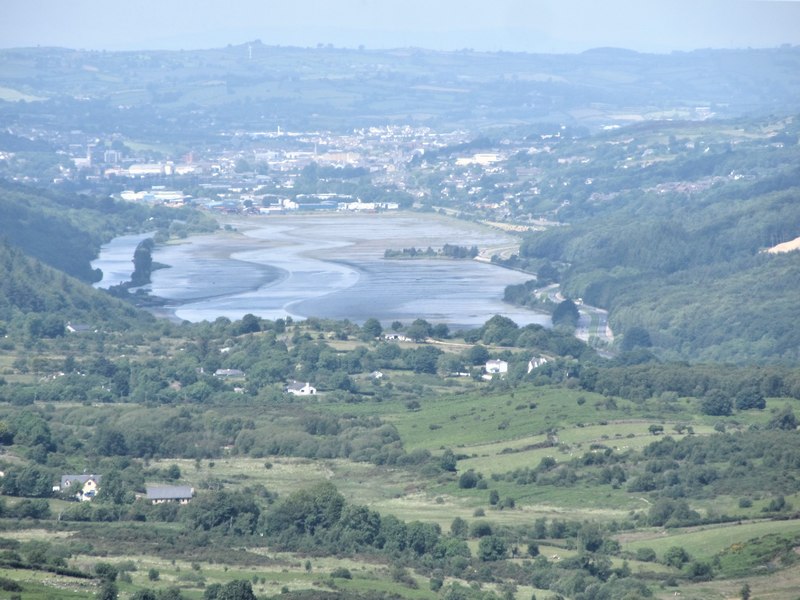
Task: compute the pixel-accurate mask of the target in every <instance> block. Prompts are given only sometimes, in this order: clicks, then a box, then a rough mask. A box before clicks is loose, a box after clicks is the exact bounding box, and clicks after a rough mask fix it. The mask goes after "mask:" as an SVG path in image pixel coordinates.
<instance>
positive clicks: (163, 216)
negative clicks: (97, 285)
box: [0, 179, 216, 283]
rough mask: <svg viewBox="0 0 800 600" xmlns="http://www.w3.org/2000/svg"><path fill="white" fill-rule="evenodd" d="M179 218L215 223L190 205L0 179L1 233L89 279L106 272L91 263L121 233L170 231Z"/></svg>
mask: <svg viewBox="0 0 800 600" xmlns="http://www.w3.org/2000/svg"><path fill="white" fill-rule="evenodd" d="M175 221H181V222H183V223H184V225H183V226H182V228H183V229H184V230H189V231H198V230H211V229H213V228H215V227H216V224H214V223H213V221H211V220H210V219H208V217H205V216H204V215H202V214H200V213H198V212H197V211H192V210H191V209H179V210H175V209H166V208H164V207H158V206H146V205H141V204H133V203H130V202H124V201H121V200H113V199H112V198H97V197H95V196H89V195H85V194H74V193H67V192H58V191H48V190H44V189H39V188H33V187H29V186H24V185H21V184H15V183H11V182H8V181H6V180H2V179H0V239H5V240H7V241H8V242H9V243H10V244H12V245H14V246H16V247H18V248H20V249H21V250H23V251H24V252H25V253H26V254H28V255H30V256H32V257H35V258H37V259H39V260H41V261H42V262H43V263H45V264H48V265H50V266H52V267H55V268H56V269H59V270H60V271H63V272H64V273H67V274H69V275H72V276H73V277H77V278H79V279H81V280H83V281H86V282H90V283H91V282H95V281H99V280H100V279H101V278H102V273H99V272H98V271H97V270H93V269H92V268H91V264H90V263H91V261H92V260H94V259H95V258H96V257H97V254H98V252H99V250H100V246H101V245H102V244H104V243H106V242H108V241H110V240H111V239H112V238H113V237H115V236H117V235H122V234H124V233H132V232H140V231H147V230H150V231H157V230H161V231H164V232H165V235H166V236H167V237H169V231H170V227H171V226H173V223H174V222H175ZM145 228H147V229H145Z"/></svg>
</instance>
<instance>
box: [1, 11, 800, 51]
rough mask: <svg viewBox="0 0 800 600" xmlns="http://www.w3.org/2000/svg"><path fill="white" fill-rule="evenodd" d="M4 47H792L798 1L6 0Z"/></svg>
mask: <svg viewBox="0 0 800 600" xmlns="http://www.w3.org/2000/svg"><path fill="white" fill-rule="evenodd" d="M2 5H3V8H2V17H0V47H6V48H8V47H17V46H63V47H68V48H85V49H108V50H134V49H155V48H159V49H162V48H163V49H176V50H177V49H192V48H211V47H219V46H225V45H227V44H240V43H243V42H245V41H251V40H255V39H260V40H261V41H262V42H264V43H265V44H271V45H275V44H277V45H292V46H316V45H317V44H333V45H334V46H337V47H351V48H355V47H358V46H360V45H363V46H365V47H367V48H394V47H403V46H418V47H426V48H435V49H442V50H457V49H462V48H473V49H475V50H510V51H526V52H580V51H583V50H586V49H588V48H594V47H599V46H616V47H620V48H630V49H633V50H638V51H641V52H669V51H672V50H693V49H696V48H745V47H753V48H758V47H774V46H778V45H781V44H786V43H788V44H792V45H800V1H796V0H782V1H769V0H692V1H688V0H281V1H275V0H227V2H220V1H219V0H125V1H121V0H3V2H2Z"/></svg>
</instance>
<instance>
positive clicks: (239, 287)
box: [92, 213, 550, 329]
mask: <svg viewBox="0 0 800 600" xmlns="http://www.w3.org/2000/svg"><path fill="white" fill-rule="evenodd" d="M231 225H233V226H234V227H235V228H236V229H237V231H236V232H220V233H216V234H213V235H206V236H196V237H192V238H189V239H187V240H183V241H182V242H180V243H177V244H167V245H160V246H158V247H157V248H156V250H155V251H154V253H153V260H154V261H155V262H158V263H163V264H166V265H169V268H166V269H159V270H156V271H154V272H153V275H152V284H151V285H150V286H148V289H149V291H150V293H152V294H153V295H155V296H159V297H161V298H164V299H166V300H167V303H168V305H167V307H166V308H167V310H168V311H170V312H171V314H174V316H175V317H177V318H178V319H182V320H187V321H203V320H208V321H213V320H214V319H216V318H217V317H221V316H223V317H228V318H230V319H239V318H241V317H242V316H243V315H245V314H247V313H252V314H254V315H257V316H260V317H263V318H266V319H277V318H281V317H286V316H291V317H292V318H294V319H304V318H307V317H322V318H331V319H350V320H351V321H354V322H359V323H360V322H363V321H364V320H365V319H367V318H369V317H375V318H377V319H379V320H380V321H381V322H382V323H384V324H388V323H391V322H392V321H395V320H398V321H402V322H404V323H408V322H410V321H413V320H414V319H416V318H424V319H427V320H428V321H430V322H432V323H446V324H448V325H449V326H450V327H451V328H456V329H457V328H462V327H475V326H479V325H482V324H483V323H484V322H486V321H487V320H488V319H489V318H491V317H492V316H493V315H495V314H503V315H505V316H508V317H509V318H511V319H513V320H514V321H515V322H516V323H518V324H519V325H525V324H528V323H539V324H547V323H549V320H550V319H549V316H547V315H543V314H540V313H537V312H534V311H531V310H527V309H524V308H518V307H513V306H511V305H509V304H506V303H504V302H502V296H503V290H504V288H505V286H507V285H511V284H517V283H522V282H524V281H527V280H528V279H530V278H531V276H530V275H526V274H524V273H519V272H516V271H511V270H508V269H503V268H500V267H497V266H494V265H491V264H486V263H481V262H478V261H474V260H448V259H414V260H385V259H384V258H383V253H384V250H386V249H387V248H390V249H395V250H398V249H402V248H409V247H411V246H415V247H417V248H423V249H424V248H427V247H428V246H432V247H434V248H439V247H441V246H443V245H444V244H458V245H461V246H472V245H477V246H478V247H479V248H485V247H491V246H500V245H503V244H508V243H509V242H513V239H512V238H510V237H509V236H507V235H506V234H504V233H502V232H499V231H494V230H490V229H487V228H484V227H480V226H477V225H474V224H471V223H466V222H462V221H457V220H453V219H448V218H444V217H440V216H437V215H433V214H430V215H428V214H425V215H420V214H408V213H401V214H365V215H357V214H338V213H337V214H331V213H327V214H319V215H300V216H279V217H275V216H270V217H253V218H247V219H240V220H237V221H232V222H231ZM144 237H147V236H125V237H122V238H117V239H116V240H114V241H113V242H111V243H110V244H108V245H107V246H104V247H103V249H102V251H101V253H100V257H99V258H98V259H97V260H96V261H94V262H93V263H92V266H93V267H95V268H97V267H99V268H100V269H102V270H103V273H104V277H103V280H102V281H101V282H100V283H99V284H97V285H98V286H100V287H108V286H111V285H114V284H116V283H120V282H121V281H124V280H126V279H127V278H129V277H130V271H131V270H132V263H131V259H132V257H133V251H134V249H135V248H136V244H137V243H138V242H139V241H140V240H141V239H143V238H144ZM126 270H127V277H126V276H125V271H126Z"/></svg>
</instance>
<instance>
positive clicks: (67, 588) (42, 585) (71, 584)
mask: <svg viewBox="0 0 800 600" xmlns="http://www.w3.org/2000/svg"><path fill="white" fill-rule="evenodd" d="M0 577H3V578H5V579H10V580H12V581H14V582H16V583H18V584H19V585H21V586H22V592H16V593H18V594H20V598H21V600H73V599H75V600H77V599H85V598H93V597H94V595H95V593H96V591H97V582H96V581H95V580H93V579H81V578H78V577H67V576H65V575H56V574H54V573H48V572H46V571H34V570H31V569H7V568H0ZM13 593H15V592H9V591H2V592H0V598H10V597H11V596H12V594H13Z"/></svg>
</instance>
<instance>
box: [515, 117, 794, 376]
mask: <svg viewBox="0 0 800 600" xmlns="http://www.w3.org/2000/svg"><path fill="white" fill-rule="evenodd" d="M757 125H758V124H757V123H755V124H754V123H752V122H747V123H746V124H742V123H741V122H736V123H732V124H730V125H729V126H730V127H733V126H737V127H739V126H741V127H743V128H744V129H746V128H747V127H755V128H757ZM724 127H726V125H722V124H707V125H705V127H703V128H702V133H701V132H700V131H698V129H700V126H699V125H694V126H693V127H691V128H689V129H686V128H684V127H683V126H681V125H677V126H676V125H670V124H662V125H655V126H648V127H644V126H642V127H638V128H637V127H631V128H629V129H627V130H625V133H624V134H623V135H622V136H618V137H615V138H614V139H613V143H611V144H609V143H608V139H609V135H610V134H602V135H600V134H599V135H598V136H597V137H596V138H590V139H589V140H583V141H581V142H576V143H575V144H572V145H571V147H570V151H569V152H570V153H571V154H573V155H574V154H575V153H578V152H581V151H583V152H590V154H589V156H591V160H587V161H585V162H588V163H589V164H577V165H576V166H575V167H572V166H570V167H569V168H567V169H562V170H561V172H560V173H558V175H553V177H552V178H551V179H553V180H555V181H562V180H567V181H574V180H578V181H580V178H581V177H585V178H593V179H587V184H586V185H584V186H582V188H581V187H576V186H569V187H568V190H569V191H565V192H558V191H557V190H555V191H552V192H551V191H547V193H546V194H545V193H543V195H546V196H547V197H548V198H547V200H546V199H544V198H543V199H541V200H537V202H538V203H540V204H542V203H544V202H545V201H550V202H552V201H553V200H555V199H560V201H561V202H562V206H561V207H560V208H559V210H558V216H559V219H561V220H563V221H565V222H566V223H567V224H568V225H567V226H565V227H558V228H552V229H550V230H548V231H545V232H537V233H533V234H529V235H528V237H527V238H526V239H525V241H524V242H523V244H522V247H521V250H520V258H521V259H523V260H528V261H530V260H536V261H548V262H549V264H555V265H558V270H559V273H560V276H561V285H562V289H563V290H564V291H565V292H566V294H568V295H569V296H570V297H572V298H579V297H580V298H583V300H584V301H585V302H587V303H588V304H592V305H596V306H600V307H603V308H606V309H608V310H609V312H610V316H609V321H610V324H611V326H612V328H613V329H614V331H615V332H618V333H620V334H623V335H624V334H625V333H626V332H627V331H630V330H632V329H638V328H642V329H644V330H645V331H647V332H648V334H649V337H650V339H651V341H652V344H653V347H654V349H655V351H657V352H658V353H659V354H660V355H661V356H663V357H669V358H681V359H686V358H689V359H692V360H711V361H733V362H739V363H741V362H752V361H756V362H766V361H782V362H787V363H792V362H795V361H796V360H797V359H798V350H797V349H798V347H800V337H798V335H800V334H798V329H797V327H794V326H793V325H794V323H796V322H797V321H798V319H800V306H798V305H797V303H795V302H793V301H792V291H796V290H798V289H800V262H798V258H797V257H798V255H797V253H796V252H794V253H787V254H777V255H776V254H768V253H766V252H765V250H766V249H768V248H770V247H772V246H774V245H776V244H778V243H781V242H785V241H788V240H792V239H794V238H796V237H798V235H800V205H798V203H797V198H798V194H800V170H798V168H797V163H798V160H800V149H799V148H800V147H798V144H797V123H796V119H794V120H792V119H790V120H789V124H788V125H786V127H785V129H783V131H782V133H781V134H780V135H773V136H771V137H770V136H769V135H764V134H763V133H762V134H760V135H761V136H762V137H761V139H759V140H757V141H755V140H740V141H739V142H738V143H736V144H731V143H729V142H726V141H724V136H722V138H720V137H715V136H719V135H720V132H721V131H723V130H724ZM681 132H683V134H684V136H686V137H684V138H681V137H680V133H681ZM687 134H688V135H687ZM653 136H655V137H656V139H661V140H662V144H663V145H659V144H658V143H656V142H653V141H652V140H653ZM659 136H660V138H659ZM698 136H701V137H703V138H705V139H704V140H703V141H702V142H701V141H700V140H699V139H698ZM620 138H621V139H622V140H623V141H619V140H620ZM667 138H669V139H668V140H667ZM644 139H650V140H651V141H650V142H648V143H647V144H644V145H642V141H643V140H644ZM645 146H646V147H648V148H649V150H646V151H645V152H644V154H643V155H637V152H636V150H635V149H637V148H638V149H639V152H641V148H642V147H645ZM600 148H602V149H603V150H602V152H601V151H600ZM621 148H624V149H621ZM653 148H655V151H654V150H653ZM631 156H634V157H637V158H636V160H635V162H632V161H631V158H630V157H631ZM626 157H627V158H626ZM604 165H607V170H605V171H604V170H602V168H601V167H603V166H604ZM565 171H566V172H565ZM547 180H548V178H545V181H547ZM589 181H591V185H589V184H588V182H589ZM564 185H566V184H564ZM543 187H544V186H543ZM551 187H552V186H551ZM545 189H547V188H545ZM554 194H555V198H550V196H552V195H554ZM540 264H541V263H540ZM512 296H513V297H517V296H518V294H517V293H515V294H513V295H512Z"/></svg>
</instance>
